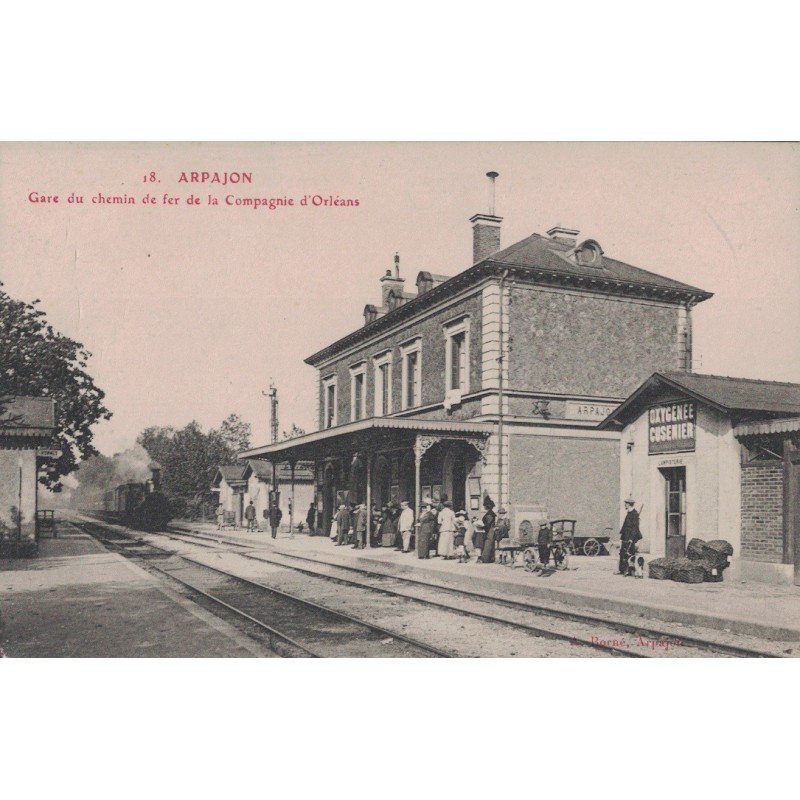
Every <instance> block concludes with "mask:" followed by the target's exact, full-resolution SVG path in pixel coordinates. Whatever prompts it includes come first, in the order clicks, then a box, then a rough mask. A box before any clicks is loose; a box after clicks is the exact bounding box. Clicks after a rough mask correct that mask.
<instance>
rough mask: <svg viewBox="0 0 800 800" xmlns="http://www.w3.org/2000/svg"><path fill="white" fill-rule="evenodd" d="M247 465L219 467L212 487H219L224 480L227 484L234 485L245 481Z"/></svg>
mask: <svg viewBox="0 0 800 800" xmlns="http://www.w3.org/2000/svg"><path fill="white" fill-rule="evenodd" d="M246 468H247V464H223V465H222V466H219V467H217V472H216V474H215V475H214V480H213V481H212V482H211V485H212V486H219V484H220V483H221V482H222V481H223V480H224V481H225V482H226V483H234V482H236V481H242V480H244V471H245V469H246Z"/></svg>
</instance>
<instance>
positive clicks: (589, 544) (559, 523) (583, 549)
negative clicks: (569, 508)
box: [552, 519, 611, 556]
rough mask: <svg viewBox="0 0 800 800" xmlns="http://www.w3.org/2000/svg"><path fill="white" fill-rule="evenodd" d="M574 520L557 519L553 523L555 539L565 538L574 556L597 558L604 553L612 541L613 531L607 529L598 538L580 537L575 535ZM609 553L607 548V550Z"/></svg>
mask: <svg viewBox="0 0 800 800" xmlns="http://www.w3.org/2000/svg"><path fill="white" fill-rule="evenodd" d="M575 522H576V520H574V519H555V520H553V522H552V527H553V538H554V539H555V538H563V539H565V540H567V541H568V542H569V550H570V552H571V553H572V554H573V555H580V554H581V553H583V555H585V556H597V555H600V553H602V552H603V550H604V548H605V546H606V545H607V544H608V542H609V540H610V539H611V529H610V528H606V529H605V530H604V531H603V533H602V534H600V535H597V536H580V535H576V534H575ZM605 549H606V551H607V548H605Z"/></svg>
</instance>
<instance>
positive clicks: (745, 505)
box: [599, 372, 800, 585]
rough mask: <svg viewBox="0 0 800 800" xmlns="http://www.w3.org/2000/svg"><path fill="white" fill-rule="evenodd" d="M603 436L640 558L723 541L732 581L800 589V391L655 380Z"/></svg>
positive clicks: (729, 381)
mask: <svg viewBox="0 0 800 800" xmlns="http://www.w3.org/2000/svg"><path fill="white" fill-rule="evenodd" d="M599 428H600V429H601V430H617V431H620V433H621V439H620V447H621V452H620V491H621V500H622V499H623V498H625V497H628V496H633V498H634V500H635V502H636V507H637V508H642V511H641V512H640V525H641V529H642V534H643V536H644V539H643V541H642V550H643V551H644V552H650V553H652V554H653V555H656V556H663V555H666V556H681V555H683V554H684V553H685V549H686V544H687V542H688V541H689V540H690V539H693V538H700V539H704V540H706V541H708V540H712V539H725V540H727V541H728V542H730V543H731V544H732V545H733V548H734V554H733V557H732V559H731V572H730V576H731V577H732V578H734V579H737V578H738V579H752V580H765V581H769V582H773V583H784V584H791V583H794V584H796V585H800V384H794V383H779V382H774V381H759V380H752V379H746V378H730V377H724V376H718V375H698V374H694V373H686V372H656V373H654V374H653V375H651V376H650V377H649V378H648V379H647V380H646V381H644V383H642V384H641V385H640V386H639V388H638V389H636V390H635V391H634V392H633V394H631V395H630V397H628V398H627V399H626V400H625V401H624V402H623V403H622V404H621V405H620V406H619V407H618V408H617V409H616V410H615V411H613V412H612V413H611V414H610V415H609V416H608V417H607V418H606V419H605V420H604V421H603V422H602V423H601V424H600V426H599ZM621 505H622V503H621V502H620V507H621Z"/></svg>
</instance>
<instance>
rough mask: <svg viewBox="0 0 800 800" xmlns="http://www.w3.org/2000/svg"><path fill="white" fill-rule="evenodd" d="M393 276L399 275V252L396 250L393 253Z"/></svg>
mask: <svg viewBox="0 0 800 800" xmlns="http://www.w3.org/2000/svg"><path fill="white" fill-rule="evenodd" d="M394 276H395V278H399V277H400V253H399V252H396V253H395V254H394Z"/></svg>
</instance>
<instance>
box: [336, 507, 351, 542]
mask: <svg viewBox="0 0 800 800" xmlns="http://www.w3.org/2000/svg"><path fill="white" fill-rule="evenodd" d="M334 519H335V520H336V529H337V531H338V532H339V535H338V537H337V539H336V546H337V547H341V545H343V544H346V543H347V535H348V534H349V533H350V512H349V511H348V510H347V506H346V505H344V504H342V505H340V506H339V510H338V511H337V512H336V517H335V518H334Z"/></svg>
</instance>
